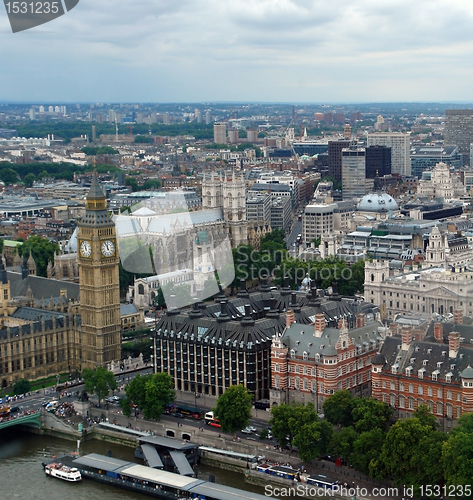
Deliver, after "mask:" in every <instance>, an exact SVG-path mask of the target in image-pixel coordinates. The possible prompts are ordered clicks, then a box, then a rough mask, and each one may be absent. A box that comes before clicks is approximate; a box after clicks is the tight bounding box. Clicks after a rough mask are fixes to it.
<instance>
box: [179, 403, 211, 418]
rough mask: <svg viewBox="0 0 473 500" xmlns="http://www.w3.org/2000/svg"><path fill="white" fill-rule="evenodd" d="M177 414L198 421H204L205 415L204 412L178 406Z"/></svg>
mask: <svg viewBox="0 0 473 500" xmlns="http://www.w3.org/2000/svg"><path fill="white" fill-rule="evenodd" d="M175 413H181V414H182V415H184V417H189V418H195V419H196V420H202V419H203V418H204V414H205V412H204V410H200V409H199V408H189V407H187V406H176V410H175Z"/></svg>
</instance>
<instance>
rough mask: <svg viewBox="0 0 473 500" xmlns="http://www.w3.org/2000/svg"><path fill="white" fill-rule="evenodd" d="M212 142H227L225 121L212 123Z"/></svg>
mask: <svg viewBox="0 0 473 500" xmlns="http://www.w3.org/2000/svg"><path fill="white" fill-rule="evenodd" d="M214 142H215V143H216V144H226V143H227V126H226V124H225V123H215V124H214Z"/></svg>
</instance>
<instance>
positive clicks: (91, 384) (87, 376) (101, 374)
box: [82, 366, 117, 404]
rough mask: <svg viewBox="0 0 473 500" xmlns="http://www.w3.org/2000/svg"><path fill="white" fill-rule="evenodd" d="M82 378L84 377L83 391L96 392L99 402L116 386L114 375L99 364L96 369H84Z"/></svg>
mask: <svg viewBox="0 0 473 500" xmlns="http://www.w3.org/2000/svg"><path fill="white" fill-rule="evenodd" d="M82 378H83V379H84V389H85V391H86V392H88V393H94V394H96V395H97V397H98V398H99V404H100V401H101V400H102V399H103V398H104V397H105V396H107V395H108V394H109V393H110V391H114V390H115V389H116V388H117V381H116V380H115V375H114V374H113V372H109V371H108V370H107V369H106V368H105V367H104V366H99V367H98V368H97V369H96V370H90V369H85V370H84V371H83V372H82Z"/></svg>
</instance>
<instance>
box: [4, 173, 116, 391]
mask: <svg viewBox="0 0 473 500" xmlns="http://www.w3.org/2000/svg"><path fill="white" fill-rule="evenodd" d="M77 252H78V255H77V259H78V264H79V285H77V284H74V283H67V282H64V281H57V280H52V279H47V278H41V277H38V276H34V275H33V274H32V266H31V262H28V261H27V260H26V259H25V260H24V261H23V265H22V267H21V273H16V272H9V271H7V270H6V268H5V263H4V261H3V259H0V385H1V386H2V387H7V386H10V385H12V384H13V383H15V382H16V381H18V380H21V379H28V380H37V379H40V378H43V377H46V376H50V375H56V374H59V373H66V372H67V373H73V372H75V371H78V372H81V371H82V370H83V369H85V368H96V367H97V366H103V365H105V364H107V363H109V362H111V361H117V360H120V358H121V320H120V291H119V274H118V264H119V256H118V245H117V240H116V232H115V224H114V222H113V221H112V219H111V218H110V216H109V213H108V211H107V202H106V198H105V195H104V193H103V191H102V189H101V188H100V186H99V183H98V180H97V176H96V175H95V174H94V177H93V181H92V185H91V188H90V191H89V194H88V196H87V199H86V212H85V216H84V217H83V218H82V219H81V220H80V221H79V223H78V238H77Z"/></svg>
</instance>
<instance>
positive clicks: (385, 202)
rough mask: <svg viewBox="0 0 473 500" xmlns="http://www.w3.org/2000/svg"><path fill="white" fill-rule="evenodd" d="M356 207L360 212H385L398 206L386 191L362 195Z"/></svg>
mask: <svg viewBox="0 0 473 500" xmlns="http://www.w3.org/2000/svg"><path fill="white" fill-rule="evenodd" d="M357 208H358V210H360V211H361V212H387V211H389V210H398V208H399V206H398V204H397V203H396V201H395V200H394V198H393V197H392V196H389V194H387V193H370V194H367V195H365V196H363V198H362V199H361V201H360V202H359V203H358V205H357Z"/></svg>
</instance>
